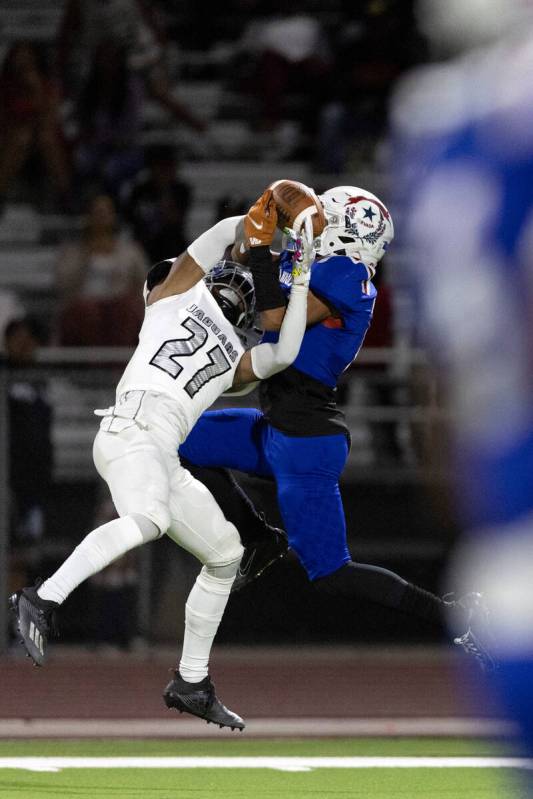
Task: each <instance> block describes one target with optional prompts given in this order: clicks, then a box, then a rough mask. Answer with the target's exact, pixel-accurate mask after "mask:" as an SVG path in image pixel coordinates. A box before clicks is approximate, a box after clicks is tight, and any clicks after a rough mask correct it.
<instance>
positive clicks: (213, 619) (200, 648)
mask: <svg viewBox="0 0 533 799" xmlns="http://www.w3.org/2000/svg"><path fill="white" fill-rule="evenodd" d="M234 579H235V575H233V576H232V577H224V578H221V577H215V576H213V575H212V574H210V573H209V570H208V569H207V568H206V567H205V566H204V567H203V569H202V571H201V572H200V574H199V575H198V577H197V578H196V582H195V584H194V586H193V588H192V590H191V593H190V594H189V597H188V599H187V604H186V606H185V635H184V637H183V650H182V653H181V660H180V664H179V673H180V675H181V677H182V678H183V679H184V680H186V681H187V682H193V683H194V682H200V681H201V680H203V679H204V677H207V673H208V663H209V655H210V654H211V647H212V645H213V640H214V638H215V635H216V633H217V630H218V627H219V624H220V621H221V619H222V616H223V614H224V610H225V608H226V604H227V602H228V598H229V595H230V591H231V586H232V585H233V581H234Z"/></svg>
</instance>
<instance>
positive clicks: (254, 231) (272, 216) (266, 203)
mask: <svg viewBox="0 0 533 799" xmlns="http://www.w3.org/2000/svg"><path fill="white" fill-rule="evenodd" d="M277 221H278V213H277V211H276V204H275V202H274V198H273V196H272V191H271V189H267V190H266V191H264V192H263V194H262V195H261V196H260V197H259V199H258V200H257V201H256V202H255V203H254V204H253V205H252V207H251V208H250V210H249V211H248V213H247V214H246V216H245V217H244V220H243V223H244V243H245V246H246V247H247V248H249V247H267V246H270V244H272V241H273V239H274V234H275V232H276V224H277Z"/></svg>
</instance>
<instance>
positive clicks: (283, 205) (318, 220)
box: [268, 180, 326, 236]
mask: <svg viewBox="0 0 533 799" xmlns="http://www.w3.org/2000/svg"><path fill="white" fill-rule="evenodd" d="M268 188H269V189H272V194H273V197H274V202H275V203H276V210H277V212H278V228H279V229H280V230H283V228H284V227H290V228H295V229H299V228H300V227H301V225H302V222H303V220H304V219H305V217H306V216H307V214H311V217H312V220H313V234H314V235H315V236H319V235H320V234H321V233H322V231H323V229H324V226H325V224H326V217H325V215H324V209H323V208H322V203H321V202H320V200H319V199H318V197H317V196H316V194H315V192H314V191H313V189H310V188H309V186H306V185H305V183H300V182H299V181H297V180H276V181H275V182H274V183H271V184H270V186H269V187H268Z"/></svg>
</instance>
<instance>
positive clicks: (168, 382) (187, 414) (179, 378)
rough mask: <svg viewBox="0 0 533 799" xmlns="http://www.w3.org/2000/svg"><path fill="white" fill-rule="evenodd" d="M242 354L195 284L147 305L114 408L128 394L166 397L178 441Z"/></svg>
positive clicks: (227, 378)
mask: <svg viewBox="0 0 533 799" xmlns="http://www.w3.org/2000/svg"><path fill="white" fill-rule="evenodd" d="M243 353H244V348H243V345H242V343H241V341H240V339H239V336H238V335H237V333H236V332H235V330H234V328H233V327H232V325H231V324H230V323H229V322H228V321H227V319H226V317H225V316H224V314H223V313H222V311H221V310H220V308H219V306H218V305H217V303H216V301H215V300H214V299H213V297H212V296H211V294H210V292H209V289H208V288H207V286H206V285H205V283H204V281H203V280H201V281H199V282H198V283H197V284H196V285H195V286H193V287H192V288H191V289H189V290H188V291H186V292H184V293H183V294H176V295H173V296H171V297H165V298H163V299H161V300H158V301H157V302H155V303H154V304H153V305H149V306H147V308H146V312H145V316H144V321H143V324H142V327H141V331H140V333H139V344H138V345H137V349H136V350H135V352H134V353H133V356H132V357H131V360H130V361H129V363H128V365H127V366H126V369H125V371H124V374H123V375H122V378H121V379H120V382H119V384H118V386H117V391H116V401H117V406H116V407H118V406H119V405H121V406H123V407H124V404H125V403H124V395H125V394H126V393H127V392H130V391H131V392H139V391H150V392H152V393H156V394H166V395H167V396H169V397H171V398H172V400H174V402H175V403H176V406H178V407H177V410H178V414H179V417H180V422H181V424H180V428H181V429H180V431H179V432H180V438H181V440H184V438H185V437H186V436H187V434H188V432H189V431H190V430H191V428H192V427H193V426H194V424H195V422H196V420H197V419H198V418H199V416H200V415H201V414H202V413H203V412H204V411H205V410H206V409H207V408H209V407H210V405H212V404H213V402H214V401H215V400H216V399H217V398H218V397H219V396H220V395H221V394H222V393H223V392H224V391H227V390H228V388H230V386H231V385H232V383H233V378H234V375H235V370H236V368H237V364H238V363H239V361H240V359H241V356H242V354H243ZM137 396H138V395H137ZM126 405H128V403H127V402H126ZM124 410H125V409H124ZM120 415H122V414H120ZM108 429H109V428H108Z"/></svg>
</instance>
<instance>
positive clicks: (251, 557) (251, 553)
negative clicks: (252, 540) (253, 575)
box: [237, 549, 255, 577]
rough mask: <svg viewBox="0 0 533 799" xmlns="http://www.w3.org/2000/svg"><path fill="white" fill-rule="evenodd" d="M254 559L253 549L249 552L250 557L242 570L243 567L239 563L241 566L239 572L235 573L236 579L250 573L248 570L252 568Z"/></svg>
mask: <svg viewBox="0 0 533 799" xmlns="http://www.w3.org/2000/svg"><path fill="white" fill-rule="evenodd" d="M254 558H255V549H253V550H252V551H251V552H250V557H249V558H248V563H246V565H245V566H244V568H243V565H242V562H241V564H240V566H239V570H238V572H237V577H246V576H247V574H248V572H249V571H250V568H251V566H252V563H253V562H254Z"/></svg>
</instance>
